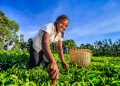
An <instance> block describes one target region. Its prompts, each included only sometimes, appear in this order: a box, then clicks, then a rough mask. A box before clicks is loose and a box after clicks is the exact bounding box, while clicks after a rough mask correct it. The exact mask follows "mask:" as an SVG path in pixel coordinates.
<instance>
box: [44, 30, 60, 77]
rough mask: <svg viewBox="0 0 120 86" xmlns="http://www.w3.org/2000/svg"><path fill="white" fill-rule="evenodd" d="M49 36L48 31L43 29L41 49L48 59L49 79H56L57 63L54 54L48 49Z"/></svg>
mask: <svg viewBox="0 0 120 86" xmlns="http://www.w3.org/2000/svg"><path fill="white" fill-rule="evenodd" d="M49 41H50V36H49V33H47V32H45V31H44V34H43V38H42V50H43V52H44V54H45V55H46V57H47V58H48V59H49V60H50V69H49V75H50V77H51V79H58V77H59V70H58V66H57V63H56V61H55V59H54V56H53V54H52V52H51V49H50V42H49Z"/></svg>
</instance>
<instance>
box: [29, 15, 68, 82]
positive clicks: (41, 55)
mask: <svg viewBox="0 0 120 86" xmlns="http://www.w3.org/2000/svg"><path fill="white" fill-rule="evenodd" d="M68 24H69V18H68V17H67V16H66V15H61V16H59V17H58V18H57V19H56V21H55V22H54V23H49V24H47V25H45V26H44V27H42V29H41V30H39V32H38V33H37V35H36V36H35V37H34V39H33V42H32V43H31V46H30V67H36V66H39V65H40V64H42V65H43V66H46V65H47V64H50V70H49V75H50V77H51V79H53V80H54V79H58V77H59V70H58V65H57V63H56V61H55V59H54V56H53V54H52V52H51V49H50V43H51V42H57V43H58V54H59V56H60V59H61V64H62V66H63V68H64V69H66V70H68V68H69V67H68V64H67V63H66V61H65V60H64V55H63V49H62V41H63V38H62V36H63V33H64V31H65V30H66V27H67V26H68Z"/></svg>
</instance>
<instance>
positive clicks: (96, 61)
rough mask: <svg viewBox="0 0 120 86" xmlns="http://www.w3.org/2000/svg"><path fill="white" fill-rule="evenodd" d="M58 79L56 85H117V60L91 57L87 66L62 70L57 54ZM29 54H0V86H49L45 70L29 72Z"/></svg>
mask: <svg viewBox="0 0 120 86" xmlns="http://www.w3.org/2000/svg"><path fill="white" fill-rule="evenodd" d="M54 56H55V59H56V60H57V63H58V66H59V71H60V77H59V80H58V81H57V82H56V86H120V57H94V56H93V57H92V58H91V64H90V65H89V66H88V67H81V68H80V67H78V66H77V65H72V64H70V57H69V55H65V59H66V61H67V63H68V64H69V71H65V70H64V69H63V68H62V66H61V64H60V59H59V57H58V55H57V54H54ZM28 63H29V53H28V51H25V50H24V51H20V50H19V51H15V50H14V51H0V86H50V83H51V80H50V78H49V77H48V73H47V68H43V67H42V66H39V67H36V68H32V69H29V66H28Z"/></svg>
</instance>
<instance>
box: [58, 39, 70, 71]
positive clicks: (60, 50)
mask: <svg viewBox="0 0 120 86" xmlns="http://www.w3.org/2000/svg"><path fill="white" fill-rule="evenodd" d="M58 54H59V56H60V59H61V64H62V66H63V68H64V69H66V70H68V69H69V66H68V64H67V63H66V61H65V59H64V54H63V48H62V41H60V40H59V41H58Z"/></svg>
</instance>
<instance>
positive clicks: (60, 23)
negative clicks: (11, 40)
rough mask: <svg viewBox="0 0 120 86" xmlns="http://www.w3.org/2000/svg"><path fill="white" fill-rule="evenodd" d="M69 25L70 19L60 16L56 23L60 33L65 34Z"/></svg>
mask: <svg viewBox="0 0 120 86" xmlns="http://www.w3.org/2000/svg"><path fill="white" fill-rule="evenodd" d="M68 24H69V18H68V17H67V16H66V15H60V16H58V17H57V19H56V21H55V26H56V28H57V31H58V32H64V30H65V29H66V27H67V26H68Z"/></svg>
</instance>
